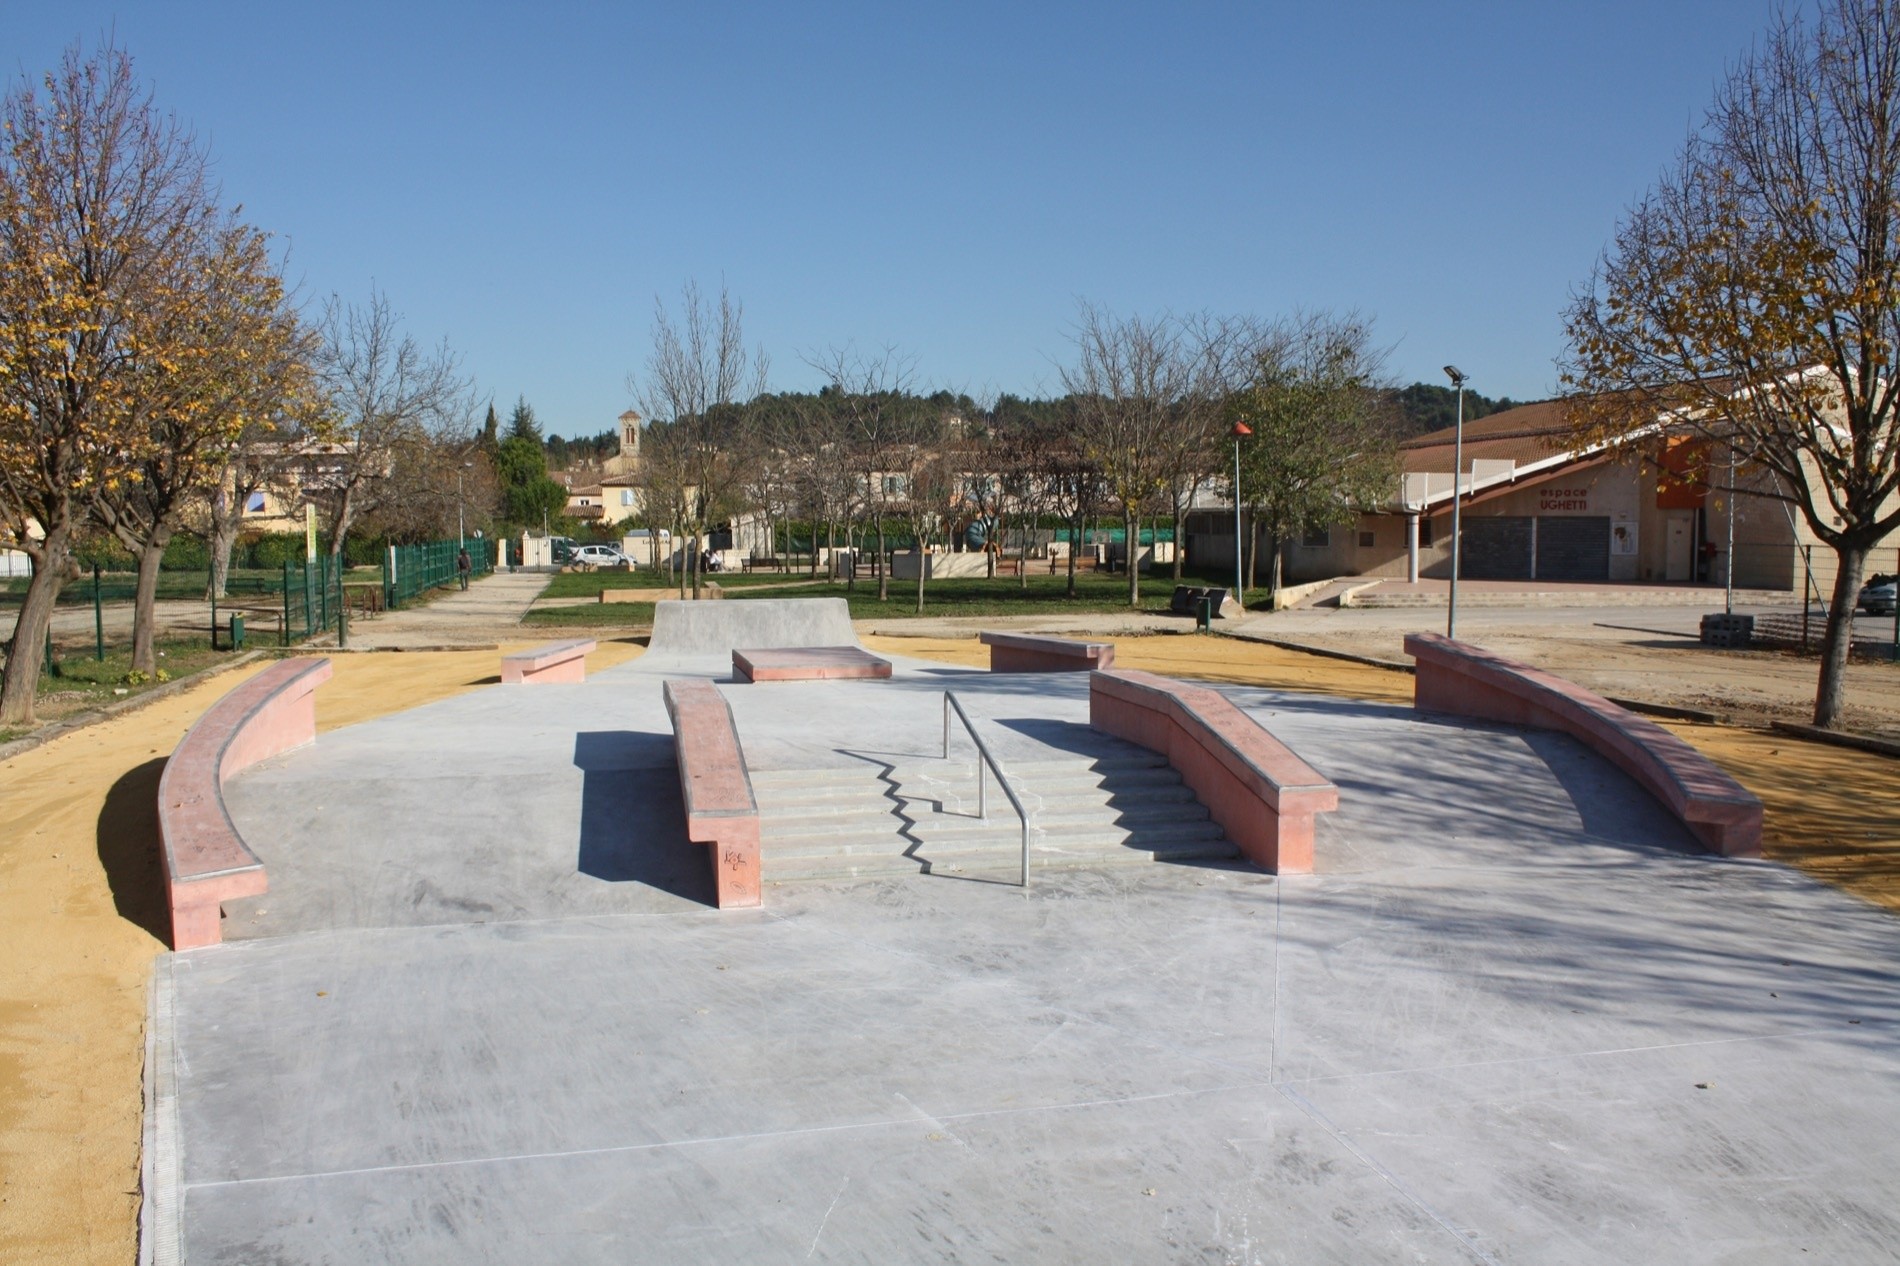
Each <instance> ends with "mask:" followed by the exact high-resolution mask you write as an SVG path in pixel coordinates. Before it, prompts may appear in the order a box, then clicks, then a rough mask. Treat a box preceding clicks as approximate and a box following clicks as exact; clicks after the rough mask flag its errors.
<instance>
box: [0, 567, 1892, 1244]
mask: <svg viewBox="0 0 1900 1266" xmlns="http://www.w3.org/2000/svg"><path fill="white" fill-rule="evenodd" d="M479 584H480V582H478V586H477V587H478V588H479ZM1362 614H1367V615H1370V614H1372V613H1362ZM1383 614H1385V615H1390V614H1392V613H1383ZM1439 614H1440V615H1442V612H1441V613H1439ZM1487 614H1488V613H1487ZM1622 614H1624V615H1625V616H1627V615H1628V614H1629V613H1627V612H1624V613H1622ZM1426 618H1427V619H1429V618H1431V617H1430V614H1429V613H1427V614H1426ZM1639 622H1642V621H1639ZM1462 623H1463V618H1462V617H1461V624H1462ZM505 633H506V630H505V629H494V630H487V631H486V637H487V638H490V639H493V638H496V637H498V636H503V635H505ZM516 636H517V637H518V636H519V631H518V630H517V631H516ZM1389 636H1390V637H1391V639H1392V641H1393V643H1394V645H1396V642H1397V638H1398V633H1396V632H1394V633H1392V634H1390V635H1389ZM868 644H869V645H871V646H872V647H873V649H877V650H878V651H879V653H883V654H891V653H893V652H894V653H896V654H909V655H927V656H930V657H931V658H933V659H939V660H954V661H957V662H964V663H982V662H985V661H986V659H987V653H986V651H985V650H984V648H981V647H979V646H978V645H977V644H976V643H975V641H974V638H973V635H967V634H966V635H963V636H960V637H959V638H957V639H956V640H954V641H934V642H933V641H930V640H925V639H917V638H901V639H898V638H893V639H889V640H888V641H883V640H877V639H873V640H872V641H870V642H869V643H868ZM637 653H638V648H637V647H632V646H629V645H627V644H625V643H610V642H605V641H603V642H602V645H601V648H600V650H599V651H598V652H596V654H595V655H594V656H592V657H590V664H592V666H593V667H594V668H596V669H597V670H598V669H600V668H602V667H605V666H607V665H610V664H612V663H614V662H617V661H619V660H623V659H625V658H626V657H628V656H631V655H634V654H637ZM1118 653H1119V657H1120V661H1121V662H1122V663H1124V664H1126V665H1128V666H1131V667H1142V668H1149V669H1153V670H1155V671H1161V672H1169V673H1175V674H1179V675H1185V676H1197V677H1205V678H1207V679H1210V680H1214V681H1220V682H1228V683H1234V684H1241V685H1258V684H1267V685H1270V686H1272V687H1273V688H1274V689H1276V690H1279V691H1293V692H1297V694H1298V695H1299V696H1300V697H1305V698H1312V697H1315V696H1330V697H1336V698H1342V699H1351V698H1358V697H1368V696H1369V697H1372V698H1375V699H1379V700H1390V701H1394V702H1402V701H1404V700H1405V699H1409V695H1410V684H1411V683H1410V679H1409V678H1408V677H1406V676H1403V675H1400V674H1395V673H1390V672H1384V671H1381V670H1377V669H1369V668H1365V667H1362V666H1360V665H1357V664H1353V663H1347V662H1342V661H1338V660H1329V659H1323V658H1317V657H1314V656H1309V655H1300V654H1294V653H1288V652H1283V651H1280V650H1277V649H1275V648H1273V647H1270V646H1265V645H1259V644H1250V643H1246V642H1241V641H1236V640H1234V639H1226V638H1216V639H1204V638H1194V637H1162V638H1145V639H1144V638H1136V639H1128V638H1122V639H1118ZM1672 654H1673V652H1672ZM1690 654H1691V655H1693V654H1694V652H1690ZM497 660H498V656H497V654H496V653H495V652H489V651H482V652H459V653H405V654H397V655H367V654H366V655H355V654H352V655H345V656H341V657H339V658H338V660H337V671H336V676H335V678H334V679H333V680H332V681H331V682H330V683H329V684H328V685H326V686H325V687H324V688H323V689H322V691H320V692H319V695H318V717H319V725H320V727H321V729H322V730H323V732H324V735H325V737H324V738H323V739H320V740H319V744H318V746H317V748H314V749H311V750H312V751H320V750H322V748H323V746H324V744H325V743H327V742H328V736H329V734H330V733H331V732H332V731H336V730H339V729H343V728H345V727H352V726H356V725H358V724H360V723H361V722H363V721H365V720H368V719H371V718H374V717H377V716H381V715H386V714H391V713H396V712H399V711H401V710H403V709H406V708H409V707H412V706H414V705H417V704H419V703H422V702H425V701H427V700H429V699H432V698H442V697H445V696H454V695H468V694H479V693H481V692H483V691H484V690H486V689H488V688H489V686H490V685H491V684H492V683H493V682H494V681H495V680H496V667H497ZM241 671H243V670H240V672H241ZM1810 671H1811V669H1810ZM236 680H237V678H235V677H224V678H217V679H213V680H211V681H209V682H205V683H200V684H198V685H195V686H192V687H189V688H188V689H187V691H186V692H185V693H184V694H182V695H180V696H177V697H174V698H172V699H170V700H165V701H161V702H158V703H154V704H152V705H150V706H149V707H147V708H145V709H143V710H141V711H139V712H135V713H131V714H128V715H122V716H118V717H115V718H113V719H111V720H109V721H106V722H104V723H102V724H99V725H96V726H93V727H91V728H88V729H86V730H84V731H80V732H77V733H73V734H68V735H65V736H62V737H61V738H59V739H57V740H55V741H54V742H52V743H50V744H47V745H46V746H44V747H42V748H39V749H37V750H35V751H31V752H26V753H23V754H19V755H15V756H13V757H10V758H7V759H5V760H4V761H0V1261H22V1262H26V1261H31V1262H56V1263H67V1262H88V1263H90V1262H100V1263H115V1264H116V1263H126V1262H129V1261H131V1260H133V1259H134V1256H135V1254H136V1243H137V1241H136V1232H135V1217H136V1215H137V1212H138V1208H139V1199H140V1197H139V1181H138V1164H139V1119H140V1110H141V1109H140V1105H141V1087H140V1066H141V1063H142V1054H143V1050H142V1047H143V1037H142V1035H143V1032H144V1025H145V1016H146V1009H147V982H148V980H149V978H150V974H151V970H152V965H153V963H154V961H155V960H157V961H159V962H163V961H164V960H165V954H164V951H163V949H162V946H161V944H160V941H159V940H158V937H159V936H160V935H162V934H163V917H164V916H163V909H162V906H160V905H158V904H157V903H156V883H157V870H156V865H157V862H156V853H155V850H154V844H153V835H152V832H153V830H154V826H153V823H154V817H153V797H154V794H155V791H156V784H157V778H158V772H159V770H160V769H161V768H162V762H163V759H164V756H165V754H166V753H167V752H169V751H170V749H171V746H172V744H173V743H175V742H176V740H177V738H178V737H179V735H181V734H182V733H183V730H184V728H185V727H186V726H187V725H188V724H189V723H190V721H191V720H192V719H193V718H195V717H196V716H197V714H198V713H200V712H202V711H203V710H204V708H205V707H206V706H208V705H209V704H210V703H211V702H212V701H214V700H215V699H216V698H217V697H218V696H219V695H221V694H222V693H223V692H224V691H225V690H226V689H228V688H229V686H230V685H232V684H234V683H235V681H236ZM603 728H606V727H605V725H603ZM1678 728H1679V732H1682V733H1684V736H1685V737H1687V738H1689V739H1690V741H1691V742H1694V743H1696V744H1697V745H1698V746H1700V747H1702V748H1703V749H1704V750H1706V751H1711V752H1712V753H1713V754H1715V755H1716V757H1717V759H1718V760H1719V761H1721V762H1723V763H1724V764H1725V765H1726V766H1727V767H1728V768H1729V769H1730V770H1731V772H1733V773H1735V774H1736V775H1737V776H1738V777H1741V778H1742V779H1743V780H1744V782H1746V783H1747V784H1748V785H1749V786H1750V787H1751V788H1753V789H1755V790H1756V791H1758V792H1759V793H1761V794H1762V795H1763V796H1764V799H1765V800H1767V802H1768V806H1769V827H1770V836H1769V842H1770V845H1771V847H1773V848H1775V849H1776V850H1777V853H1778V855H1780V856H1786V857H1793V858H1795V859H1797V860H1799V861H1800V862H1801V864H1802V865H1803V866H1804V867H1805V868H1807V869H1808V870H1809V871H1810V872H1811V873H1816V874H1825V875H1828V876H1829V877H1830V878H1833V879H1835V880H1837V881H1839V882H1844V883H1848V884H1850V885H1853V886H1854V887H1855V888H1856V890H1857V891H1861V892H1864V893H1867V894H1868V895H1869V896H1872V897H1874V898H1876V899H1885V900H1887V901H1889V902H1890V903H1891V904H1893V905H1894V906H1895V907H1896V908H1900V804H1897V803H1896V797H1895V793H1894V790H1893V780H1892V772H1891V771H1892V768H1893V766H1892V762H1891V761H1889V760H1885V759H1883V758H1880V757H1873V756H1868V755H1865V754H1862V753H1856V752H1848V751H1843V750H1841V749H1837V748H1829V747H1822V746H1817V745H1814V744H1808V743H1802V742H1799V741H1795V740H1790V739H1787V738H1783V737H1780V736H1769V735H1761V734H1753V733H1749V732H1746V731H1739V730H1734V729H1730V728H1728V727H1722V726H1685V727H1678ZM484 759H486V758H484ZM492 764H493V765H494V766H495V767H497V768H501V767H505V762H492ZM1870 864H1871V865H1870ZM1201 877H1204V876H1201ZM1109 878H1111V879H1113V878H1116V876H1110V877H1109ZM1119 878H1121V879H1122V880H1125V879H1126V878H1127V876H1126V875H1121V876H1119ZM939 882H940V883H941V884H943V885H948V884H950V883H952V882H954V881H951V880H941V881H939ZM1052 882H1054V881H1052ZM1066 882H1074V881H1073V880H1070V881H1066ZM1309 882H1310V881H1309ZM279 888H280V891H281V885H280V886H279ZM1540 899H1541V900H1543V903H1544V904H1545V905H1550V904H1552V903H1553V902H1558V901H1562V900H1564V899H1565V898H1564V897H1563V896H1562V895H1561V894H1560V895H1559V896H1556V897H1553V896H1552V895H1551V894H1549V893H1542V894H1540ZM781 904H782V903H781ZM776 908H777V906H776V905H775V906H774V907H768V916H767V917H776V916H774V915H772V913H771V912H772V911H773V910H774V909H776ZM1848 908H1849V909H1854V908H1856V907H1854V906H1853V904H1852V903H1849V907H1848ZM713 917H715V918H723V917H724V916H713ZM1823 922H1824V921H1823ZM1781 926H1784V927H1785V929H1786V931H1785V934H1786V935H1790V936H1796V937H1800V936H1806V935H1808V934H1809V930H1808V928H1807V924H1806V923H1805V922H1804V921H1795V922H1789V923H1786V924H1785V925H1781ZM1884 926H1885V927H1886V928H1888V929H1891V928H1892V927H1893V925H1892V924H1891V923H1887V924H1885V925H1884ZM1820 930H1821V932H1823V933H1824V932H1825V929H1820ZM1779 934H1781V933H1778V935H1779ZM1884 935H1886V936H1887V937H1888V938H1889V941H1888V943H1889V944H1891V935H1892V933H1891V931H1889V932H1887V933H1885V934H1884ZM1820 939H1821V940H1822V941H1823V942H1828V941H1829V939H1830V938H1829V936H1828V935H1826V934H1823V935H1821V938H1820ZM1448 954H1449V951H1448ZM1630 958H1631V955H1630V954H1629V953H1628V952H1627V951H1626V950H1624V949H1621V948H1619V950H1618V952H1617V954H1616V955H1615V956H1614V957H1613V958H1612V959H1611V960H1610V961H1611V962H1613V963H1619V964H1620V963H1622V962H1625V961H1628V960H1629V959H1630ZM1637 961H1641V960H1640V959H1638V960H1637ZM1778 961H1779V960H1777V963H1778ZM1789 961H1790V962H1794V963H1804V962H1807V961H1808V959H1807V958H1806V957H1804V958H1802V959H1791V960H1789ZM715 966H716V965H715ZM729 970H730V969H729ZM1474 970H1475V969H1474ZM728 974H729V972H728ZM1622 979H1623V973H1622V972H1621V971H1620V970H1610V971H1609V972H1608V974H1607V976H1606V981H1607V982H1609V983H1615V982H1618V981H1621V980H1622ZM1883 979H1884V977H1883ZM1196 987H1199V986H1198V985H1197V986H1196ZM1770 992H1771V993H1775V992H1779V993H1781V995H1782V997H1783V998H1786V997H1788V993H1787V991H1785V990H1779V989H1776V988H1772V987H1771V989H1770ZM1736 1005H1737V1006H1746V1005H1747V999H1742V1000H1740V1001H1738V1002H1737V1003H1736ZM1768 1005H1779V1001H1778V1000H1771V1001H1770V1003H1769V1004H1768ZM695 1014H696V1012H695ZM1566 1014H1567V1013H1566ZM1864 1027H1865V1026H1864V1025H1863V1026H1855V1032H1857V1033H1858V1032H1860V1030H1861V1029H1862V1028H1864ZM1809 1080H1810V1079H1809V1077H1808V1076H1807V1075H1806V1074H1805V1073H1803V1074H1801V1075H1800V1076H1798V1077H1797V1078H1796V1080H1795V1082H1794V1083H1793V1085H1794V1087H1796V1088H1799V1087H1805V1086H1806V1085H1807V1084H1808V1081H1809ZM1718 1085H1719V1083H1718ZM1725 1089H1727V1090H1729V1091H1730V1092H1731V1093H1732V1092H1733V1089H1734V1088H1733V1087H1726V1088H1725ZM1777 1093H1779V1092H1777ZM1788 1093H1796V1091H1795V1090H1789V1091H1788ZM1799 1093H1803V1094H1805V1093H1807V1091H1805V1090H1800V1091H1799ZM1609 1098H1610V1101H1611V1103H1612V1106H1614V1104H1615V1102H1616V1101H1617V1098H1616V1096H1615V1095H1614V1094H1611V1095H1610V1096H1609ZM1854 1146H1856V1144H1855V1143H1854V1141H1853V1140H1852V1139H1850V1140H1849V1142H1848V1144H1845V1145H1844V1149H1845V1151H1846V1154H1847V1155H1848V1156H1849V1157H1850V1158H1853V1159H1854V1160H1855V1163H1856V1164H1857V1165H1859V1164H1860V1163H1861V1158H1860V1157H1859V1156H1858V1155H1857V1154H1856V1153H1855V1152H1854V1150H1853V1149H1854ZM1861 1150H1862V1152H1863V1153H1864V1152H1865V1149H1861ZM1748 1155H1753V1153H1752V1152H1750V1153H1748ZM1866 1159H1867V1161H1868V1162H1869V1163H1872V1161H1874V1160H1877V1159H1878V1158H1877V1156H1873V1155H1868V1156H1867V1157H1866ZM1889 1168H1890V1167H1889ZM1868 1172H1872V1171H1868ZM1788 1183H1789V1184H1792V1185H1795V1186H1798V1187H1800V1188H1801V1189H1803V1190H1806V1191H1809V1192H1810V1193H1814V1192H1820V1191H1823V1190H1824V1188H1822V1187H1820V1186H1818V1185H1816V1183H1815V1182H1813V1181H1811V1175H1810V1174H1809V1173H1806V1172H1802V1173H1791V1175H1790V1177H1789V1178H1788ZM1157 1191H1159V1188H1157ZM1158 1198H1159V1195H1157V1196H1156V1197H1143V1199H1158ZM823 1255H824V1254H823V1252H822V1246H821V1252H820V1253H819V1254H818V1256H819V1257H822V1256H823ZM1162 1256H1163V1259H1164V1260H1177V1259H1178V1258H1176V1257H1170V1256H1168V1255H1166V1254H1163V1255H1162ZM1710 1256H1715V1254H1713V1253H1712V1254H1710ZM1797 1256H1800V1257H1807V1258H1808V1259H1810V1260H1811V1259H1812V1255H1801V1254H1797V1253H1795V1252H1793V1251H1790V1252H1788V1253H1787V1254H1786V1255H1785V1257H1786V1258H1794V1257H1797ZM1890 1256H1891V1254H1890V1253H1886V1254H1880V1255H1876V1256H1875V1258H1874V1259H1875V1260H1884V1259H1885V1258H1887V1257H1890ZM1764 1257H1765V1258H1767V1259H1769V1260H1781V1259H1782V1258H1781V1257H1778V1256H1777V1255H1776V1254H1773V1253H1768V1252H1762V1253H1756V1254H1754V1258H1755V1259H1761V1258H1764ZM1548 1259H1549V1260H1571V1259H1574V1255H1572V1256H1571V1257H1566V1256H1565V1255H1563V1254H1553V1255H1552V1256H1551V1257H1550V1258H1548ZM1690 1259H1691V1260H1693V1259H1694V1258H1693V1255H1691V1258H1690ZM1735 1259H1736V1260H1750V1257H1749V1255H1747V1254H1738V1255H1735ZM1839 1259H1840V1260H1855V1256H1854V1254H1852V1253H1844V1254H1840V1255H1839ZM1861 1259H1862V1260H1865V1259H1866V1258H1865V1257H1864V1256H1863V1257H1862V1258H1861ZM1369 1260H1379V1258H1378V1257H1377V1255H1376V1254H1374V1255H1371V1256H1370V1257H1369ZM1636 1260H1664V1255H1663V1254H1660V1253H1655V1254H1638V1255H1637V1257H1636Z"/></svg>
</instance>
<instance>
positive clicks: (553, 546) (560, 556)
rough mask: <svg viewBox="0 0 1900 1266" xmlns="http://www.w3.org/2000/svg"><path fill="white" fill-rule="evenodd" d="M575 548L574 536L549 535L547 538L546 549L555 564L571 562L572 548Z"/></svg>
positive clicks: (572, 556)
mask: <svg viewBox="0 0 1900 1266" xmlns="http://www.w3.org/2000/svg"><path fill="white" fill-rule="evenodd" d="M576 548H577V547H576V546H575V544H574V538H573V537H571V536H551V537H549V538H548V551H549V553H550V555H551V556H552V557H553V559H554V562H555V565H556V566H559V565H560V564H563V563H571V562H573V561H574V550H575V549H576Z"/></svg>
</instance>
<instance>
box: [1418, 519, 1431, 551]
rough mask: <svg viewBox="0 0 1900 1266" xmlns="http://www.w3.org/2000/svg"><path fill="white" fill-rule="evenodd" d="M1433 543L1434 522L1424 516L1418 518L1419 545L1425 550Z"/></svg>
mask: <svg viewBox="0 0 1900 1266" xmlns="http://www.w3.org/2000/svg"><path fill="white" fill-rule="evenodd" d="M1431 543H1432V521H1431V520H1430V519H1428V518H1426V517H1425V516H1424V515H1422V514H1421V515H1419V516H1418V544H1419V548H1421V549H1423V548H1425V547H1426V546H1428V545H1430V544H1431Z"/></svg>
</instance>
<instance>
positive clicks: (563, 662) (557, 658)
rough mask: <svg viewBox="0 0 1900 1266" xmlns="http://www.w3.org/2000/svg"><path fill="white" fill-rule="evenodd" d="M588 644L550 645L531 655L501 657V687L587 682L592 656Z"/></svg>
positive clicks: (519, 654)
mask: <svg viewBox="0 0 1900 1266" xmlns="http://www.w3.org/2000/svg"><path fill="white" fill-rule="evenodd" d="M593 651H594V643H593V642H591V641H573V642H549V643H548V644H547V645H546V646H537V647H535V648H534V649H533V650H531V651H518V652H516V653H515V654H513V655H504V656H503V657H502V661H501V680H502V684H503V685H508V686H515V685H523V684H528V685H532V684H537V683H541V682H555V681H586V680H587V657H588V656H589V655H591V654H593Z"/></svg>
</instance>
